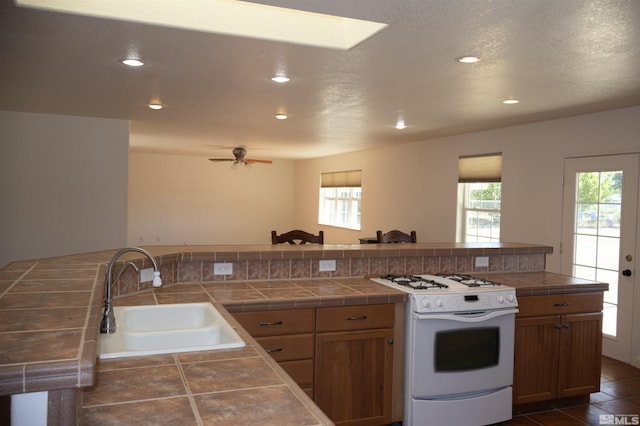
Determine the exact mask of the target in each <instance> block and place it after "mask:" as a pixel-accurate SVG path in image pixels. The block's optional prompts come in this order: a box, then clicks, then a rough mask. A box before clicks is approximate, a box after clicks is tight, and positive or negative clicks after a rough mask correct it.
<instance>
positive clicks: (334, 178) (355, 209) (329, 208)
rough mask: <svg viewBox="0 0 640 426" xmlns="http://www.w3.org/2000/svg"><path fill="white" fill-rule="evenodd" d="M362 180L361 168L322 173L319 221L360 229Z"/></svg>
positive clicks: (322, 223) (323, 223)
mask: <svg viewBox="0 0 640 426" xmlns="http://www.w3.org/2000/svg"><path fill="white" fill-rule="evenodd" d="M361 181H362V171H361V170H349V171H342V172H328V173H321V175H320V203H319V209H318V223H319V224H321V225H331V226H338V227H341V228H349V229H358V230H359V229H360V206H361V198H362V182H361Z"/></svg>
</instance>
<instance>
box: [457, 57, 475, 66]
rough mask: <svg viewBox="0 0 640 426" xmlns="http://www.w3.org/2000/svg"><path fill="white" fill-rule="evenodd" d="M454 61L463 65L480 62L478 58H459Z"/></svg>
mask: <svg viewBox="0 0 640 426" xmlns="http://www.w3.org/2000/svg"><path fill="white" fill-rule="evenodd" d="M456 61H458V62H460V63H463V64H475V63H476V62H480V57H479V56H461V57H459V58H457V59H456Z"/></svg>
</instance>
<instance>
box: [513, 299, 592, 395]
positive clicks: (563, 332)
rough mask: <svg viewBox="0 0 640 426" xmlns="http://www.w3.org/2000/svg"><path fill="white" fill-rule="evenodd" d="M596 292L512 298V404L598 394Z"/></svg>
mask: <svg viewBox="0 0 640 426" xmlns="http://www.w3.org/2000/svg"><path fill="white" fill-rule="evenodd" d="M602 297H603V294H602V293H584V294H559V295H545V296H526V297H518V305H519V310H520V312H519V313H518V314H517V315H516V329H515V351H514V353H515V363H514V383H513V403H514V404H525V403H531V402H538V401H546V400H552V399H557V398H565V397H572V396H578V395H586V394H589V393H591V392H598V391H599V390H600V362H601V361H600V360H601V352H602Z"/></svg>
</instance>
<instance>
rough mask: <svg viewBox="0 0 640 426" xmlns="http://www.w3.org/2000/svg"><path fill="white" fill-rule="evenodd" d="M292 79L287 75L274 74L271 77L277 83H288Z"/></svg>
mask: <svg viewBox="0 0 640 426" xmlns="http://www.w3.org/2000/svg"><path fill="white" fill-rule="evenodd" d="M290 80H291V79H290V78H289V77H287V76H286V75H274V76H273V77H271V81H275V82H276V83H287V82H289V81H290Z"/></svg>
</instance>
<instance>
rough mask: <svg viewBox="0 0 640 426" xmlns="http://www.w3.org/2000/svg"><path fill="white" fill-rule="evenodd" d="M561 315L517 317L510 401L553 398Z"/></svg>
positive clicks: (521, 402) (556, 373)
mask: <svg viewBox="0 0 640 426" xmlns="http://www.w3.org/2000/svg"><path fill="white" fill-rule="evenodd" d="M560 327H561V325H560V316H558V315H556V316H545V317H533V318H521V319H516V330H515V347H514V354H515V359H514V371H513V403H514V404H524V403H529V402H535V401H544V400H547V399H553V398H555V397H556V390H557V385H558V380H557V378H558V350H559V333H560Z"/></svg>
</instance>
